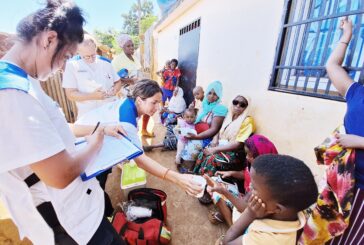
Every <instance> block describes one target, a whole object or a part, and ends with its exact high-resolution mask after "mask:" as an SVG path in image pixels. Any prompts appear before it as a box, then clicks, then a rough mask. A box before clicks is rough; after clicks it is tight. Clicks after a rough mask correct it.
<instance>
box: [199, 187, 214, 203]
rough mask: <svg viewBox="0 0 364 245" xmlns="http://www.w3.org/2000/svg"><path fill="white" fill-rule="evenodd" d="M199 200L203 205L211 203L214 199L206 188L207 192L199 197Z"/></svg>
mask: <svg viewBox="0 0 364 245" xmlns="http://www.w3.org/2000/svg"><path fill="white" fill-rule="evenodd" d="M198 200H199V202H200V203H201V204H203V205H209V204H210V203H212V199H211V196H210V194H209V193H208V192H207V190H206V189H205V192H204V194H203V196H202V197H200V198H198Z"/></svg>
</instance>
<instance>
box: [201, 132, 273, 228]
mask: <svg viewBox="0 0 364 245" xmlns="http://www.w3.org/2000/svg"><path fill="white" fill-rule="evenodd" d="M244 148H245V152H246V161H247V162H248V166H247V167H246V168H245V169H244V170H243V171H217V172H216V175H220V177H221V178H222V179H225V178H230V177H233V178H235V179H240V180H244V191H245V193H249V191H250V174H249V171H250V167H251V164H252V163H253V161H254V159H255V158H257V157H258V156H260V155H265V154H278V152H277V149H276V147H275V146H274V144H273V143H272V142H271V141H270V140H269V139H267V138H266V137H264V136H263V135H258V134H255V135H253V136H251V137H249V138H248V139H247V140H246V141H245V146H244ZM221 178H219V179H218V178H215V177H213V180H215V181H216V180H218V181H216V182H215V183H214V187H212V188H211V189H210V188H208V191H209V192H210V193H211V196H212V200H213V202H214V204H215V205H216V206H217V208H218V209H219V211H218V212H215V211H211V212H210V213H209V220H210V221H211V223H213V224H217V223H220V222H221V223H222V222H224V221H226V223H227V224H228V226H229V227H230V226H231V225H232V224H233V222H234V221H236V220H237V219H238V218H239V216H240V213H241V212H243V211H244V209H245V207H246V202H245V200H246V199H245V197H248V195H245V196H243V197H241V196H240V193H239V191H238V187H237V185H236V184H235V185H224V184H221V183H219V182H221V181H220V180H221ZM226 187H228V188H226ZM248 198H249V197H248Z"/></svg>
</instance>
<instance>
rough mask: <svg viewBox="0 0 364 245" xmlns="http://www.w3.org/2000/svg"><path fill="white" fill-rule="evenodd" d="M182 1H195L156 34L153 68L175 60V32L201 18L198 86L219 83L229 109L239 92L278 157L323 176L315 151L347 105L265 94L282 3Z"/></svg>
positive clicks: (260, 1)
mask: <svg viewBox="0 0 364 245" xmlns="http://www.w3.org/2000/svg"><path fill="white" fill-rule="evenodd" d="M185 2H197V3H196V4H195V5H194V6H193V7H191V8H190V9H189V10H188V11H187V12H184V13H183V14H182V15H180V16H179V17H178V18H176V19H174V21H172V22H171V23H170V24H169V25H167V26H164V27H163V29H161V30H158V29H157V30H156V31H155V38H156V39H157V43H156V44H157V46H156V48H157V50H158V51H157V60H158V64H157V66H158V67H162V66H163V64H164V62H165V60H167V59H171V58H173V57H177V56H178V38H179V29H180V28H182V27H184V26H185V25H187V24H189V23H191V22H192V21H194V20H196V19H197V18H199V17H201V36H200V52H199V61H198V70H197V84H198V85H202V86H204V87H206V86H207V84H208V83H209V82H211V81H214V80H220V81H221V82H222V83H223V85H224V98H223V100H224V103H225V104H227V105H229V104H230V103H231V100H232V99H233V97H234V96H235V95H237V94H243V95H248V96H250V97H251V99H252V115H253V116H254V118H255V119H256V122H257V127H258V132H259V133H262V134H264V135H266V136H267V137H268V138H270V139H271V140H272V141H273V142H274V143H275V144H276V146H277V148H278V150H279V152H280V153H284V154H290V155H293V156H295V157H298V158H300V159H302V160H304V161H305V162H306V163H307V164H308V165H309V166H311V167H312V169H313V170H314V172H315V173H322V171H320V170H319V168H317V167H316V163H315V157H314V153H313V148H314V147H315V146H316V145H317V144H319V143H321V142H322V140H323V139H324V138H325V137H326V136H327V135H328V134H329V133H330V132H331V131H332V130H333V129H334V128H335V127H336V126H337V125H338V124H339V123H341V122H342V118H343V116H344V112H345V103H342V102H334V101H329V100H324V99H317V98H312V97H305V96H298V95H291V94H286V93H280V92H272V91H268V89H267V88H268V85H269V79H270V74H271V72H272V66H273V59H274V55H275V47H276V45H277V39H278V35H279V30H280V26H281V17H282V12H283V4H284V0H274V1H267V0H244V1H241V0H229V1H224V2H222V1H221V0H200V1H194V0H185ZM169 21H170V19H169V20H168V19H167V21H166V22H165V23H167V22H169ZM161 26H163V23H162V25H161Z"/></svg>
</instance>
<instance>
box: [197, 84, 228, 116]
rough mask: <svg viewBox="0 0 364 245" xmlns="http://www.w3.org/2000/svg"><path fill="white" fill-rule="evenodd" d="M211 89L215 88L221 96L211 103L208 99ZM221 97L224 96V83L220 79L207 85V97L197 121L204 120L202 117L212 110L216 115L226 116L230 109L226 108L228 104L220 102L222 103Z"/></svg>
mask: <svg viewBox="0 0 364 245" xmlns="http://www.w3.org/2000/svg"><path fill="white" fill-rule="evenodd" d="M211 90H214V91H215V93H216V95H217V96H218V97H219V98H218V99H217V100H216V101H215V102H212V103H210V102H209V101H208V100H207V96H208V93H210V91H211ZM221 98H222V84H221V82H220V81H214V82H212V83H210V84H209V86H208V87H207V90H206V93H205V98H204V99H203V101H202V110H201V112H200V113H199V114H198V115H197V118H196V122H195V123H199V122H200V121H201V120H202V118H204V117H205V116H206V115H207V114H209V113H210V112H212V113H213V114H214V116H222V117H225V116H226V114H227V112H228V109H227V108H226V106H224V105H221V104H220V103H221Z"/></svg>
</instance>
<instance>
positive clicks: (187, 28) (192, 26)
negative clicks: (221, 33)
mask: <svg viewBox="0 0 364 245" xmlns="http://www.w3.org/2000/svg"><path fill="white" fill-rule="evenodd" d="M200 24H201V19H198V20H195V21H194V22H192V23H191V24H188V25H186V26H185V27H183V28H181V29H180V30H179V35H180V36H182V35H183V34H185V33H187V32H189V31H192V30H194V29H196V28H198V27H200Z"/></svg>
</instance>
